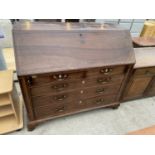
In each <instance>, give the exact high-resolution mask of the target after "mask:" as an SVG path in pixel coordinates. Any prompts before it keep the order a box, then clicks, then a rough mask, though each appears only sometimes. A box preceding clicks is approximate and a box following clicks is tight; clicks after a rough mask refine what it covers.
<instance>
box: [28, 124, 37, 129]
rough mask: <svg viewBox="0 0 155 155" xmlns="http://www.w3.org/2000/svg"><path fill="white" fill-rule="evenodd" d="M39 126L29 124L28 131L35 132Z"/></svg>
mask: <svg viewBox="0 0 155 155" xmlns="http://www.w3.org/2000/svg"><path fill="white" fill-rule="evenodd" d="M36 126H37V124H32V123H31V124H28V125H27V128H28V131H33V130H34V129H35V128H36Z"/></svg>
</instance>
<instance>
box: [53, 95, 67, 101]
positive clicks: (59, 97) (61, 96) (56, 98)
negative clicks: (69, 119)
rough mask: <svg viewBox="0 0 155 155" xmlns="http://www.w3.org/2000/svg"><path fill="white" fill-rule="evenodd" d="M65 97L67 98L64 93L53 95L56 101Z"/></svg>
mask: <svg viewBox="0 0 155 155" xmlns="http://www.w3.org/2000/svg"><path fill="white" fill-rule="evenodd" d="M66 98H67V96H66V95H59V96H55V97H54V99H55V100H56V101H63V100H65V99H66Z"/></svg>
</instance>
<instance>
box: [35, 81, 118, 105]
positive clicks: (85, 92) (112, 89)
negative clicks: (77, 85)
mask: <svg viewBox="0 0 155 155" xmlns="http://www.w3.org/2000/svg"><path fill="white" fill-rule="evenodd" d="M119 88H120V85H118V84H115V85H109V86H101V87H91V88H84V89H83V88H81V89H79V90H76V91H71V92H64V93H58V94H55V95H51V96H44V97H42V96H41V97H32V103H33V105H34V106H35V107H38V106H45V105H54V104H60V103H65V102H68V103H69V102H70V103H71V102H73V101H77V100H78V99H86V98H90V97H95V96H100V95H108V94H117V92H118V91H119Z"/></svg>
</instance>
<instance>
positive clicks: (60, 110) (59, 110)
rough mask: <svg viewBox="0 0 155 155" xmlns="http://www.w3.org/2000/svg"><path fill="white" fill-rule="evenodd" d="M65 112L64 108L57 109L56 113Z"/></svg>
mask: <svg viewBox="0 0 155 155" xmlns="http://www.w3.org/2000/svg"><path fill="white" fill-rule="evenodd" d="M64 110H65V107H64V106H62V107H59V108H56V112H63V111H64Z"/></svg>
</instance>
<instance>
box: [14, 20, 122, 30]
mask: <svg viewBox="0 0 155 155" xmlns="http://www.w3.org/2000/svg"><path fill="white" fill-rule="evenodd" d="M116 28H117V30H119V29H120V30H122V28H121V27H120V26H119V25H114V24H104V23H103V24H99V23H59V22H53V23H43V22H29V21H28V22H22V23H17V24H15V25H14V27H13V30H18V31H21V30H22V31H40V30H43V31H45V30H47V31H48V30H52V31H57V30H58V31H61V30H62V31H64V30H65V31H76V30H80V31H85V30H91V31H92V30H96V31H102V30H104V29H106V30H116Z"/></svg>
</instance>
